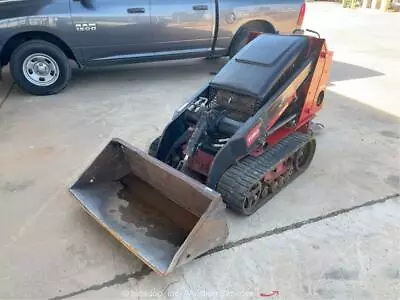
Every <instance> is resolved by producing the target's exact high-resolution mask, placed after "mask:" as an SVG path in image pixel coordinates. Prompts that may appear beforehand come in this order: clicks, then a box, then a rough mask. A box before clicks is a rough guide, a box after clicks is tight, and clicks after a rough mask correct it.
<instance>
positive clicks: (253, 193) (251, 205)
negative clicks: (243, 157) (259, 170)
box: [242, 182, 262, 216]
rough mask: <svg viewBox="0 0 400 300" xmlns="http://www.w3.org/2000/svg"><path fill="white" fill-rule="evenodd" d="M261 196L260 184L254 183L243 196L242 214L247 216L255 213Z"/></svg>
mask: <svg viewBox="0 0 400 300" xmlns="http://www.w3.org/2000/svg"><path fill="white" fill-rule="evenodd" d="M261 195H262V187H261V182H256V183H255V184H254V185H253V186H252V187H251V188H250V189H249V190H248V191H247V193H246V194H245V197H244V201H243V207H242V212H243V214H244V215H246V216H249V215H251V214H253V213H254V212H255V211H256V209H257V204H258V201H259V200H260V198H261Z"/></svg>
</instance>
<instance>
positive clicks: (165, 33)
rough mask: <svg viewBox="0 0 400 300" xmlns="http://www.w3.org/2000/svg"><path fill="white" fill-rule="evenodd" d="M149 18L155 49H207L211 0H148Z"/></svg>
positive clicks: (212, 18) (212, 12)
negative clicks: (149, 1)
mask: <svg viewBox="0 0 400 300" xmlns="http://www.w3.org/2000/svg"><path fill="white" fill-rule="evenodd" d="M151 22H152V27H153V29H154V43H155V45H154V46H155V51H156V52H164V54H166V55H168V54H175V53H176V54H178V53H179V52H183V53H185V52H186V53H189V54H190V53H194V52H199V53H200V52H204V53H210V52H211V46H212V41H213V28H214V22H215V5H214V0H151Z"/></svg>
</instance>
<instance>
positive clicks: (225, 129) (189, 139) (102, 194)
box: [71, 34, 332, 274]
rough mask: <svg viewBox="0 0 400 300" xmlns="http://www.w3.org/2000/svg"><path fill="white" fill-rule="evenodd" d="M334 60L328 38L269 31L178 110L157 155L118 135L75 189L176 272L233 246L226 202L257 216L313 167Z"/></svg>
mask: <svg viewBox="0 0 400 300" xmlns="http://www.w3.org/2000/svg"><path fill="white" fill-rule="evenodd" d="M331 62H332V52H330V51H328V49H327V46H326V43H325V40H323V39H321V38H319V37H313V36H306V35H286V36H283V35H268V34H263V35H260V36H258V37H257V38H255V39H254V40H253V41H251V42H250V43H249V44H248V45H246V46H245V47H244V48H243V49H242V50H241V51H240V52H239V53H238V54H237V55H236V56H235V57H233V58H232V59H231V60H230V61H229V62H228V63H227V64H226V65H225V66H224V67H223V68H222V69H221V71H220V72H219V73H218V74H217V75H216V76H215V77H214V78H213V79H212V80H211V82H210V83H209V84H208V85H207V86H206V87H205V88H204V89H202V90H200V92H199V93H198V94H196V95H195V96H194V97H193V98H192V99H191V100H190V101H188V102H187V103H186V104H185V105H184V106H182V107H181V108H180V109H179V110H178V111H177V112H176V113H175V115H174V117H173V119H172V121H171V122H170V123H169V124H168V125H167V126H166V127H165V129H164V132H163V134H162V135H161V136H160V137H159V138H157V139H156V140H155V141H154V142H153V143H152V145H151V146H150V149H149V153H148V154H147V153H144V152H142V151H140V150H138V149H136V148H135V147H133V146H131V145H129V144H128V143H126V142H123V141H121V140H118V139H114V140H112V141H111V142H110V143H109V144H108V145H107V146H106V148H105V149H104V151H103V152H102V153H100V155H99V156H98V157H97V158H96V159H95V160H94V161H93V163H92V164H91V165H90V166H89V168H88V169H87V170H86V171H85V172H84V173H83V174H82V175H81V177H80V178H79V179H78V180H77V182H76V183H75V184H74V185H73V186H72V187H71V192H72V193H73V195H74V196H75V197H76V198H77V199H78V201H79V202H80V203H81V205H82V206H83V207H84V209H85V210H86V211H87V212H88V213H89V214H90V215H92V216H93V217H94V218H95V219H96V220H97V221H98V222H99V223H100V224H101V225H102V226H104V227H105V228H106V229H107V230H108V231H109V232H110V233H111V234H112V235H114V236H115V237H116V238H117V239H118V240H119V241H121V242H122V243H123V244H124V245H125V246H126V247H127V248H128V249H129V250H130V251H132V252H133V253H134V254H136V255H137V256H138V257H139V258H140V259H141V260H142V261H143V262H145V263H146V264H147V265H149V266H150V267H151V268H152V269H154V270H155V271H157V272H158V273H161V274H166V273H169V272H171V271H172V270H173V269H174V268H176V267H178V266H180V265H182V264H184V263H186V262H188V261H190V260H193V259H194V258H195V257H197V256H199V255H201V254H202V253H204V252H206V251H208V250H210V249H212V248H214V247H216V246H218V245H221V244H223V243H224V241H225V240H226V238H227V235H228V229H227V222H226V218H225V205H226V206H227V207H228V208H230V209H232V210H233V211H235V212H237V213H239V214H242V215H251V214H253V213H254V212H255V211H257V210H258V209H259V208H260V207H261V206H262V205H264V204H265V203H266V202H267V201H268V200H269V199H271V198H272V197H273V196H274V195H276V194H277V193H278V192H279V191H280V190H281V189H282V188H283V187H285V186H286V185H288V184H289V183H290V182H291V181H292V180H293V179H295V178H296V177H297V176H298V175H300V174H301V173H302V172H304V171H305V170H306V169H307V167H308V166H309V164H310V163H311V160H312V159H313V156H314V152H315V148H316V141H315V138H314V137H313V134H312V131H311V129H310V126H309V125H310V121H311V120H312V119H313V118H314V117H315V115H316V113H317V112H318V111H319V110H320V109H321V107H322V104H323V101H324V90H325V88H326V86H327V83H328V74H329V71H330V66H331Z"/></svg>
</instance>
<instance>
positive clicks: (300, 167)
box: [293, 139, 316, 172]
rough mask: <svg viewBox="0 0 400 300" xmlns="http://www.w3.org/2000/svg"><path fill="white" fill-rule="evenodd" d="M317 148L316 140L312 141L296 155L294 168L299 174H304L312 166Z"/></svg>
mask: <svg viewBox="0 0 400 300" xmlns="http://www.w3.org/2000/svg"><path fill="white" fill-rule="evenodd" d="M315 148H316V142H315V139H311V140H310V141H309V142H308V143H307V144H305V145H304V146H303V147H301V148H300V149H299V150H297V152H296V153H295V155H294V162H293V164H294V167H295V170H296V171H297V172H302V171H304V170H305V169H307V168H308V166H309V165H310V163H311V161H312V159H313V157H314V153H315Z"/></svg>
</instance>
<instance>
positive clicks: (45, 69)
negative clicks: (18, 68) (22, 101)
mask: <svg viewBox="0 0 400 300" xmlns="http://www.w3.org/2000/svg"><path fill="white" fill-rule="evenodd" d="M22 71H23V73H24V76H25V78H26V80H28V81H29V82H30V83H32V84H34V85H36V86H49V85H52V84H53V83H55V82H56V81H57V79H58V77H59V76H60V69H59V67H58V64H57V62H56V61H55V60H54V59H53V58H52V57H50V56H48V55H47V54H44V53H34V54H31V55H29V56H28V57H27V58H25V60H24V62H23V64H22Z"/></svg>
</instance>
